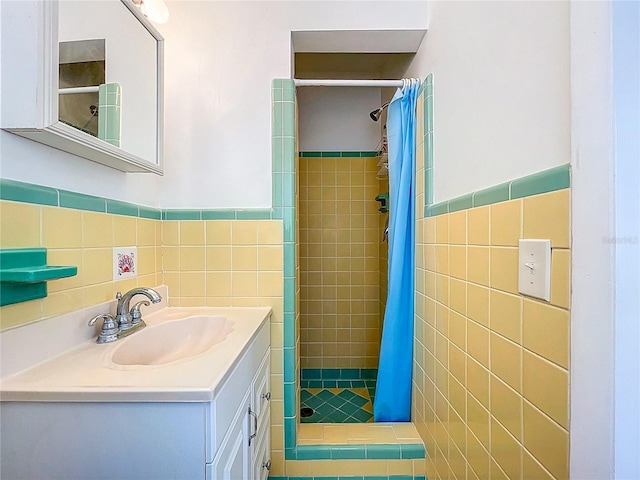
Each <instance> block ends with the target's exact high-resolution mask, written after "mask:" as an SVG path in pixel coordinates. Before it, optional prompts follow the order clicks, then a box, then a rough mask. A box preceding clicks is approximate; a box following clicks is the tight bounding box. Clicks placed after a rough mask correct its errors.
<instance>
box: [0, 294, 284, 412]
mask: <svg viewBox="0 0 640 480" xmlns="http://www.w3.org/2000/svg"><path fill="white" fill-rule="evenodd" d="M197 315H206V316H224V317H227V318H228V319H229V320H231V321H232V322H233V330H232V331H231V333H229V334H228V336H227V337H226V338H225V339H224V340H223V341H222V342H220V343H218V344H216V345H214V346H213V347H211V348H210V349H209V350H207V351H205V352H204V353H201V354H199V355H196V356H193V357H190V358H184V359H181V360H177V361H174V362H171V363H166V364H163V365H136V366H122V365H116V364H114V363H113V362H112V361H111V357H112V355H113V353H114V351H115V350H116V349H117V348H118V346H119V345H120V344H121V342H125V341H126V340H127V339H123V340H118V341H116V342H113V343H109V344H102V345H98V344H97V343H96V342H95V338H94V339H92V340H87V341H85V342H83V343H81V344H79V345H78V346H77V347H76V348H73V349H72V350H69V351H67V352H64V353H62V354H60V355H58V356H56V357H54V358H51V359H49V360H47V361H45V362H41V363H39V364H37V365H35V366H33V367H31V368H28V369H26V370H23V371H21V372H18V373H16V374H14V375H11V376H9V377H6V378H4V379H3V380H2V382H1V383H0V399H1V400H2V401H3V402H7V401H14V402H20V401H29V402H209V401H211V400H212V399H213V396H214V394H215V392H216V389H217V388H218V387H219V386H221V385H222V382H223V380H224V379H225V378H226V376H227V374H228V373H229V372H230V371H231V370H232V368H233V367H234V365H235V364H236V363H237V361H238V360H239V359H240V357H241V356H242V354H243V353H244V351H245V350H246V348H247V346H248V345H249V344H250V343H251V341H252V339H253V338H254V337H255V336H256V335H257V333H258V331H259V330H260V327H261V326H263V325H264V323H265V322H267V321H268V319H269V317H270V315H271V308H269V307H246V308H244V307H237V308H236V307H230V308H219V307H166V308H163V309H161V310H158V311H156V312H153V313H150V314H148V315H145V316H144V320H145V322H146V323H147V326H148V327H147V328H149V327H153V326H154V325H159V324H161V323H164V322H169V321H171V320H177V319H181V318H186V317H190V316H197ZM267 329H268V326H267ZM143 331H144V330H142V332H143ZM137 334H138V333H134V334H132V335H131V336H130V337H129V338H133V337H134V336H135V335H137Z"/></svg>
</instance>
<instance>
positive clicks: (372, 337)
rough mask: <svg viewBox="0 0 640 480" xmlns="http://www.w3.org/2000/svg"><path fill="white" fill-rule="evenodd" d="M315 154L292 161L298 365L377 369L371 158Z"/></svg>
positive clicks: (377, 251) (379, 289) (377, 256)
mask: <svg viewBox="0 0 640 480" xmlns="http://www.w3.org/2000/svg"><path fill="white" fill-rule="evenodd" d="M316 153H320V155H316V154H313V155H306V156H302V155H301V156H300V158H299V167H300V168H299V173H298V178H299V181H300V188H299V192H300V193H299V197H300V199H299V211H300V217H299V218H300V266H301V269H300V271H301V276H300V294H301V297H300V308H301V317H300V323H301V330H300V339H301V345H300V354H301V366H302V368H305V369H307V368H318V369H319V368H322V369H337V368H376V367H377V366H378V351H379V343H380V319H381V308H382V306H383V303H382V302H381V300H380V298H381V294H382V293H383V292H384V291H385V288H386V287H384V286H383V282H384V285H386V275H382V274H381V273H380V269H381V265H384V263H383V262H386V252H385V250H386V248H385V247H386V244H385V245H384V246H382V247H381V246H380V236H381V232H382V229H383V228H384V225H382V226H381V222H382V221H384V220H383V219H382V217H384V216H383V215H381V214H380V213H379V212H378V211H377V209H378V207H379V204H378V202H376V201H375V197H376V196H377V195H378V193H380V188H381V186H382V188H384V186H383V185H381V182H380V181H379V180H378V178H377V177H376V173H377V171H378V167H377V166H376V164H377V161H378V158H376V157H365V156H360V155H358V156H354V157H346V156H344V153H345V152H316ZM381 254H383V255H384V256H383V257H382V258H381ZM384 270H385V271H386V266H384ZM385 273H386V272H385Z"/></svg>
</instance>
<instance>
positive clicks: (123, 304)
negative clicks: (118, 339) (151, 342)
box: [116, 287, 162, 332]
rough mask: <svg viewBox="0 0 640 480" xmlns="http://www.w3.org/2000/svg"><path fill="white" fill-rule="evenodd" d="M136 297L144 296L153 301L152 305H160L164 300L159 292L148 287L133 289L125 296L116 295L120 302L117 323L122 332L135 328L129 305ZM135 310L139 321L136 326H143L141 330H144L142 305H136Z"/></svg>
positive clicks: (117, 309) (117, 308)
mask: <svg viewBox="0 0 640 480" xmlns="http://www.w3.org/2000/svg"><path fill="white" fill-rule="evenodd" d="M135 295H144V296H146V297H147V298H148V299H149V300H151V303H158V302H159V301H160V300H162V297H160V295H159V294H158V292H156V291H155V290H153V289H152V288H147V287H138V288H132V289H131V290H129V291H128V292H127V293H125V294H124V295H122V293H120V292H118V293H117V294H116V299H117V300H118V306H117V307H116V322H117V323H118V328H119V329H120V332H123V331H125V330H129V329H130V328H131V327H133V326H134V323H133V322H132V320H133V315H132V312H130V311H129V303H130V302H131V299H132V298H133V297H134V296H135ZM147 305H148V303H147ZM134 309H135V310H136V312H137V315H136V320H138V319H139V321H138V322H136V323H135V324H136V325H139V324H142V326H141V327H139V328H142V327H144V322H143V321H142V317H141V315H140V304H136V306H135V307H134Z"/></svg>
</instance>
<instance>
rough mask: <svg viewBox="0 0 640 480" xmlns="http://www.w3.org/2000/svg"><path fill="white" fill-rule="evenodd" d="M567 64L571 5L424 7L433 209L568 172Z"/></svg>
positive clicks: (421, 64) (422, 53) (423, 68)
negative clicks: (563, 168) (548, 173)
mask: <svg viewBox="0 0 640 480" xmlns="http://www.w3.org/2000/svg"><path fill="white" fill-rule="evenodd" d="M569 65H570V63H569V2H489V1H482V2H476V1H474V2H468V1H467V2H448V1H434V2H429V30H428V31H427V34H426V36H425V39H424V41H423V43H422V46H421V47H420V50H419V51H418V54H417V55H416V58H415V59H414V61H413V63H412V64H411V66H410V68H409V70H408V72H407V74H406V76H418V77H420V78H422V79H424V77H425V76H426V75H427V74H428V73H433V74H434V129H435V144H434V146H435V152H434V178H435V179H434V200H435V202H440V201H444V200H448V199H450V198H454V197H457V196H460V195H464V194H467V193H470V192H473V191H476V190H480V189H482V188H486V187H491V186H493V185H496V184H499V183H502V182H505V181H508V180H512V179H515V178H518V177H522V176H524V175H527V174H530V173H534V172H537V171H539V170H544V169H547V168H551V167H554V166H557V165H562V164H566V163H569V158H570V157H569V155H570V144H569V134H570V130H569V128H570V99H569V98H570V97H569ZM460 172H465V175H461V174H460Z"/></svg>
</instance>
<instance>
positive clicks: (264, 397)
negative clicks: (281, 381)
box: [251, 354, 271, 424]
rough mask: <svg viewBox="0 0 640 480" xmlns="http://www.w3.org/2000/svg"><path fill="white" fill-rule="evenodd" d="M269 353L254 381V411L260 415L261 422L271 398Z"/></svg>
mask: <svg viewBox="0 0 640 480" xmlns="http://www.w3.org/2000/svg"><path fill="white" fill-rule="evenodd" d="M269 364H270V361H269V354H267V355H265V357H264V359H263V361H262V364H261V365H260V368H259V370H258V373H257V374H256V377H255V379H254V381H253V392H252V403H251V405H252V406H253V409H254V411H255V412H256V414H257V415H258V419H259V422H260V424H262V423H263V418H262V417H263V416H264V415H263V413H264V412H268V411H269V400H270V398H271V390H270V385H271V382H270V381H269V380H270V378H269V373H270V370H269Z"/></svg>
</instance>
